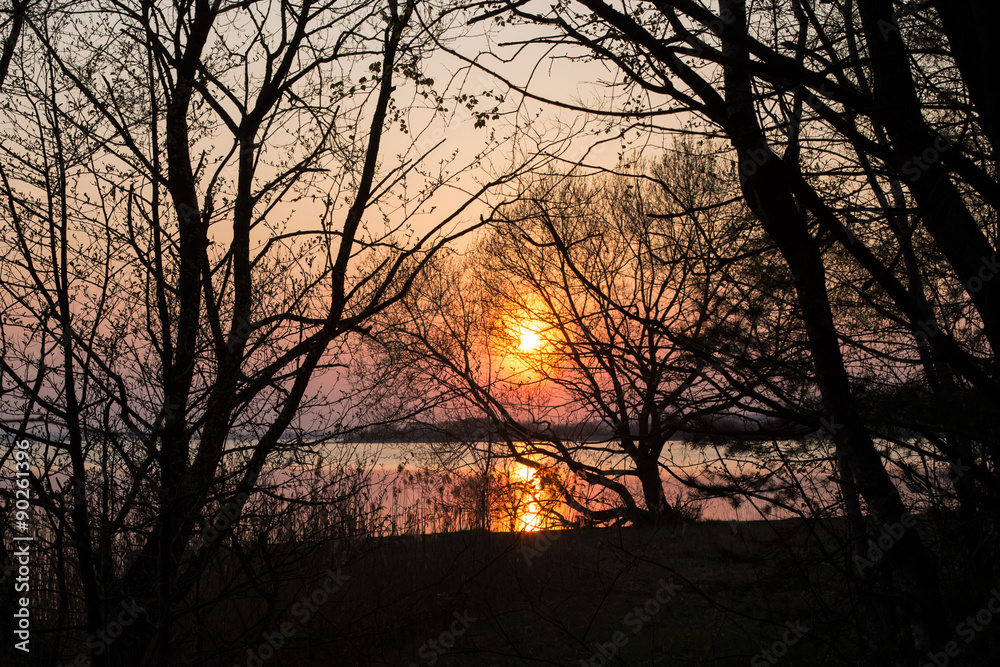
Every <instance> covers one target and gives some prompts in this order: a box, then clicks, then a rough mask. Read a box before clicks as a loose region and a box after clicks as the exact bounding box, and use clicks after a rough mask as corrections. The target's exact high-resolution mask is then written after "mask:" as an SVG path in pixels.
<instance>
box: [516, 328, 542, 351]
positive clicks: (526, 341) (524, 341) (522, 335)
mask: <svg viewBox="0 0 1000 667" xmlns="http://www.w3.org/2000/svg"><path fill="white" fill-rule="evenodd" d="M517 338H518V343H517V349H518V350H520V351H521V352H535V351H537V350H538V349H539V348H541V347H542V343H544V341H543V340H542V337H541V336H540V335H538V332H537V331H534V330H533V329H531V328H530V327H528V326H526V325H523V324H522V325H521V326H520V327H518V332H517Z"/></svg>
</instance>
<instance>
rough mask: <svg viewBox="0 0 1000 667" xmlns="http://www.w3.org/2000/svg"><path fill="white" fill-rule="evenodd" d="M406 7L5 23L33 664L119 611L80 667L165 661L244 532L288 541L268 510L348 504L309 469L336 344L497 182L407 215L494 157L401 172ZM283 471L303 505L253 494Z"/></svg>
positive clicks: (262, 9)
mask: <svg viewBox="0 0 1000 667" xmlns="http://www.w3.org/2000/svg"><path fill="white" fill-rule="evenodd" d="M415 12H416V5H415V3H413V2H404V3H399V2H396V0H387V1H386V2H367V1H361V2H352V3H347V4H345V3H324V2H319V3H317V2H312V1H311V0H306V1H305V2H301V3H298V2H280V3H260V2H250V3H245V2H241V3H229V2H221V1H214V2H212V1H209V0H197V1H196V2H192V3H181V4H170V3H167V4H164V3H156V2H145V1H142V2H116V3H113V4H111V5H106V4H103V5H101V4H96V3H94V4H92V3H85V2H84V3H76V4H74V5H73V7H72V10H71V11H70V10H69V9H65V8H63V9H58V8H57V9H56V10H54V11H53V12H51V13H44V12H41V11H38V12H33V11H28V10H27V9H25V7H24V6H22V5H21V4H19V3H15V6H14V11H13V14H12V16H13V18H12V19H11V30H12V31H11V33H9V34H10V39H9V40H8V42H7V45H6V47H5V49H4V57H3V60H2V67H3V73H4V74H5V75H6V79H5V80H4V81H3V90H4V100H5V104H4V109H3V112H2V113H3V116H4V125H5V128H4V133H3V137H2V149H0V151H2V159H0V183H2V192H3V202H4V212H3V223H2V224H3V226H4V251H3V256H4V259H3V260H2V265H0V272H2V280H0V282H2V295H3V296H2V308H3V317H4V323H3V328H2V345H3V360H2V363H0V382H2V395H3V401H4V403H3V410H4V420H3V426H2V428H3V429H4V431H5V433H6V434H7V435H8V436H9V437H10V438H11V439H12V440H22V439H28V440H30V441H31V442H32V447H33V450H32V456H33V458H32V464H33V465H32V470H33V474H32V477H31V483H32V493H33V494H34V496H35V498H36V503H37V505H38V506H39V508H40V509H41V512H40V514H41V516H40V517H37V518H36V521H41V522H43V523H42V524H41V525H43V526H44V530H43V529H42V528H41V527H40V528H39V531H40V532H39V537H40V539H42V538H44V539H46V540H50V541H49V542H48V544H47V547H48V548H49V551H48V553H49V554H50V556H51V562H52V563H53V564H54V565H53V567H54V568H56V569H57V570H59V572H60V573H61V574H60V575H59V577H58V579H57V580H56V581H55V582H51V581H48V582H36V583H41V584H42V585H43V587H45V588H49V592H51V593H52V595H53V597H52V599H53V600H56V602H55V603H54V607H56V608H55V609H53V610H52V613H53V618H51V619H48V620H51V621H52V622H51V625H50V626H49V627H50V629H53V630H58V631H59V632H64V631H66V630H70V631H71V632H72V640H71V641H70V642H69V643H68V644H67V645H60V644H57V645H55V646H54V647H52V648H51V650H52V655H51V657H52V659H53V660H56V659H59V658H60V657H62V656H61V655H59V654H60V653H61V652H65V651H66V650H67V649H68V650H69V651H70V652H76V651H83V652H84V653H86V652H90V651H92V650H93V646H91V645H90V642H85V641H84V638H86V637H87V636H88V635H89V636H90V637H93V636H95V633H99V632H101V631H102V630H103V629H105V628H106V627H107V626H108V624H109V622H110V621H111V620H112V619H114V618H117V617H118V615H119V614H120V611H121V605H123V604H125V603H128V604H132V605H134V606H135V607H136V608H141V609H142V610H143V613H142V614H141V615H140V617H139V618H137V619H136V620H135V622H134V623H132V624H130V625H129V626H128V627H127V628H125V629H124V631H123V634H122V635H121V637H119V638H117V639H116V640H115V641H114V642H113V643H112V644H110V645H107V646H103V645H102V650H101V651H96V652H94V654H93V655H92V657H93V659H94V660H95V661H98V662H101V663H104V664H128V665H133V664H140V663H144V664H146V663H162V664H171V663H172V662H173V661H174V660H175V659H177V656H175V654H174V652H173V651H174V648H173V647H175V646H176V645H177V641H178V639H180V640H181V641H182V642H183V641H188V640H191V637H192V633H194V634H197V633H198V632H199V631H198V630H197V628H195V629H194V630H192V623H191V619H190V618H185V614H188V613H190V612H192V611H197V610H198V609H200V608H201V605H203V604H205V603H206V600H207V601H211V600H216V599H219V598H218V597H215V598H207V599H199V600H197V601H195V602H194V603H192V602H191V596H192V595H194V594H195V593H199V594H200V593H204V594H208V593H206V591H214V592H215V594H217V595H219V596H225V595H231V594H232V589H226V587H222V588H221V589H219V588H214V587H213V586H208V587H205V586H204V584H205V582H206V573H208V572H210V571H214V570H213V569H212V568H214V567H216V566H218V563H219V559H220V558H221V559H223V560H225V559H226V558H229V559H231V560H232V562H234V563H235V562H239V561H240V559H241V558H242V553H241V549H243V548H245V547H246V546H247V545H249V544H252V543H253V540H255V539H256V540H262V539H264V536H267V535H268V534H269V533H271V534H272V537H274V538H275V539H277V540H279V541H280V540H284V541H285V543H286V544H291V543H294V541H295V540H296V539H298V538H297V537H295V536H293V535H290V534H286V533H274V532H273V530H274V529H275V525H276V524H275V523H274V521H273V520H272V519H273V517H272V518H268V516H267V511H268V508H270V511H273V512H277V513H278V514H279V515H281V516H287V515H288V514H287V513H288V511H289V510H288V508H289V506H290V503H293V502H297V503H300V504H301V505H302V506H303V507H305V508H306V509H307V510H308V511H307V512H306V514H309V513H314V509H309V508H310V507H312V508H316V507H317V506H319V505H326V506H327V508H329V507H331V506H332V507H336V506H337V505H338V503H339V504H341V505H343V503H345V502H346V501H347V500H349V499H350V498H351V497H352V496H354V495H356V493H357V490H358V487H357V486H356V485H354V484H353V482H352V479H354V478H353V477H352V476H351V474H349V473H348V472H346V471H345V470H343V469H342V468H343V467H344V466H345V464H346V463H347V462H348V461H347V460H346V459H347V457H346V456H342V455H340V454H338V453H337V452H336V451H335V450H332V449H331V442H332V440H331V438H332V437H333V436H335V435H337V434H338V433H342V432H343V431H344V430H345V428H347V426H346V425H345V424H346V421H347V420H348V419H350V418H353V417H356V416H357V410H358V404H359V403H360V402H362V401H364V400H367V399H366V398H365V396H364V395H362V394H355V395H348V396H346V397H343V398H338V397H337V394H336V393H335V392H333V391H332V389H333V388H334V387H336V386H337V382H338V381H337V377H338V373H340V372H341V371H342V369H343V368H345V364H346V363H347V356H346V353H348V352H349V351H350V345H351V340H352V336H357V335H360V334H361V333H362V332H364V331H365V329H366V323H367V322H368V321H369V320H371V319H372V318H373V317H374V316H376V315H377V314H378V313H380V312H381V311H382V310H384V309H385V308H387V307H388V306H390V305H391V304H393V303H394V302H396V301H398V300H399V299H401V298H402V297H403V295H405V294H406V292H407V291H408V290H409V289H410V287H411V285H412V282H413V280H414V279H415V276H416V275H417V274H418V272H419V271H420V269H421V267H422V266H423V265H425V264H426V263H427V262H429V261H430V260H431V259H432V258H433V257H434V255H435V253H437V252H438V251H439V249H440V248H441V247H443V246H444V245H445V244H447V243H448V242H450V241H452V240H454V239H455V238H457V237H459V236H461V235H462V234H464V233H466V232H468V231H469V229H471V228H472V227H473V226H471V225H467V224H465V216H467V212H468V211H469V207H470V206H472V205H473V204H474V203H475V202H476V200H477V198H478V197H480V196H482V195H483V194H485V193H486V192H488V191H489V190H490V188H491V187H493V186H494V185H496V184H497V183H499V182H503V181H504V180H506V179H509V178H511V177H512V176H513V173H515V172H516V169H515V170H513V172H512V173H509V174H506V175H501V176H500V177H499V178H498V179H496V180H494V181H488V180H485V179H481V180H480V181H476V180H475V179H473V180H474V183H475V184H474V185H473V186H472V187H471V188H470V189H468V190H459V192H460V193H461V196H460V197H459V198H458V200H456V199H455V197H454V195H449V206H450V209H447V210H446V211H444V212H443V210H442V209H437V210H435V208H434V207H435V201H436V200H435V199H434V197H435V195H436V194H438V193H440V192H441V190H442V188H451V191H452V192H454V191H455V190H456V189H457V188H454V187H451V186H453V180H452V179H453V178H456V177H457V175H458V174H460V173H462V172H463V171H470V170H472V169H473V168H475V169H479V167H480V165H481V162H480V161H481V160H482V159H484V156H488V155H489V151H490V150H492V149H494V148H495V147H496V143H495V142H494V143H492V144H490V143H487V144H486V145H485V147H484V148H483V150H482V151H480V152H479V153H478V154H477V155H475V156H470V158H469V161H468V162H467V163H464V164H463V163H460V162H459V161H458V160H457V159H456V160H454V161H453V162H452V163H450V164H446V165H438V169H439V171H438V173H436V174H430V173H427V172H422V171H421V170H420V164H421V161H422V160H423V159H424V158H425V157H426V155H427V153H428V152H429V151H430V150H433V148H435V147H436V146H431V147H429V148H428V149H425V150H423V151H420V150H417V148H415V147H414V146H413V145H412V142H411V138H410V135H409V132H410V130H411V127H412V122H413V121H412V120H411V121H410V124H409V125H408V124H407V121H408V119H407V117H406V115H405V113H404V110H405V109H407V108H408V107H407V105H411V106H412V105H414V104H416V103H415V102H414V100H425V99H429V100H431V108H430V110H429V111H430V112H431V113H435V112H440V111H441V109H442V108H443V107H442V105H443V98H442V96H441V94H440V91H437V90H436V89H435V88H434V82H433V80H432V77H430V76H429V75H428V74H427V72H426V71H425V67H426V60H425V59H426V57H427V55H428V54H429V53H430V49H431V47H432V44H431V42H430V40H429V38H428V33H427V31H426V30H424V29H423V28H421V27H420V23H421V22H420V21H418V20H417V19H416V18H415ZM18 34H20V35H21V37H20V38H19V37H18ZM438 36H440V35H438ZM394 154H395V155H398V158H395V159H394V158H393V157H391V156H392V155H394ZM462 159H464V158H462ZM479 173H481V172H479ZM404 185H406V186H408V188H409V189H408V190H407V191H406V197H405V201H404V202H403V204H399V203H398V201H399V199H398V196H399V194H400V191H401V189H402V188H403V186H404ZM456 201H457V203H456ZM449 211H450V212H449ZM470 217H471V216H470ZM12 455H13V454H12V451H8V452H6V453H5V455H4V461H5V462H7V461H9V460H10V459H9V457H10V456H12ZM317 461H319V462H320V463H319V464H317V463H316V462H317ZM323 462H326V464H327V466H332V469H331V468H326V467H324V466H323V465H322V464H323ZM289 464H297V465H300V466H306V467H309V466H314V465H315V466H317V467H320V468H321V470H320V471H319V472H318V474H317V475H316V476H315V477H313V476H310V475H308V474H305V475H303V476H302V478H301V483H302V484H304V485H305V486H306V487H308V488H311V489H312V491H311V492H310V493H311V494H312V495H311V496H309V494H306V496H307V497H302V498H298V497H296V489H299V487H298V486H296V485H295V484H292V485H289V483H288V482H289V478H288V477H285V478H282V476H281V474H279V472H278V471H280V470H281V469H282V468H284V467H285V466H288V465H289ZM338 466H339V467H340V468H341V469H339V472H338ZM323 470H326V472H325V473H324V472H323ZM310 480H311V481H310ZM324 480H325V481H324ZM310 485H311V486H310ZM282 486H284V487H285V489H284V491H283V490H282V489H281V487H282ZM5 493H7V492H6V491H5ZM223 514H225V516H226V518H227V520H226V521H225V522H224V525H223V528H222V529H220V530H221V535H218V536H215V537H211V536H206V532H207V529H208V527H209V526H210V525H216V523H215V521H216V519H218V518H219V517H220V516H223ZM247 514H249V515H250V516H246V515H247ZM315 516H316V518H317V519H318V518H319V517H320V514H318V513H316V514H315ZM285 524H286V525H285V528H286V529H288V528H290V527H291V524H289V523H288V522H287V521H286V522H285ZM303 525H305V524H303ZM240 526H242V528H238V529H236V532H235V533H234V527H240ZM5 530H10V527H9V526H5ZM279 535H283V536H282V537H279ZM236 536H238V538H239V539H237V537H236ZM230 538H231V539H232V546H231V548H230V546H229V545H230ZM305 541H306V542H308V540H305ZM223 552H228V555H226V556H225V558H224V557H223ZM244 562H247V561H244ZM254 567H258V566H250V569H249V571H248V572H246V573H244V574H245V575H246V576H244V575H243V574H241V575H240V578H241V580H242V581H243V582H244V584H243V585H256V584H255V583H254V582H253V579H254V576H255V575H254V572H255V570H254ZM259 567H263V565H260V566H259ZM210 579H211V577H210ZM247 582H249V584H248V583H247ZM75 590H79V594H76V593H74V592H73V591H75ZM220 591H221V592H220ZM273 599H275V598H272V600H273ZM268 613H271V614H273V613H274V609H269V610H268ZM265 620H266V617H265ZM245 630H246V629H245V628H242V629H241V632H244V631H245ZM241 636H242V635H240V636H238V637H237V639H240V638H241ZM202 638H203V637H202ZM202 638H199V637H195V639H198V640H199V641H200V639H202ZM213 639H214V638H213Z"/></svg>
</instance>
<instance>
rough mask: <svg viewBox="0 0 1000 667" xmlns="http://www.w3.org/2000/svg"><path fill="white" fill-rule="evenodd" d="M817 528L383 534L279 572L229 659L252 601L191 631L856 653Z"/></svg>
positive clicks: (404, 654) (251, 640) (403, 650)
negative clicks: (262, 621)
mask: <svg viewBox="0 0 1000 667" xmlns="http://www.w3.org/2000/svg"><path fill="white" fill-rule="evenodd" d="M825 541H826V540H824V539H817V537H816V535H815V534H812V535H811V533H810V530H809V529H807V528H806V527H805V526H804V525H796V524H794V523H790V522H777V523H771V524H765V523H763V522H754V523H740V524H737V523H735V522H733V523H727V522H705V523H698V524H689V525H687V526H675V527H673V526H672V527H666V528H659V529H652V528H647V529H640V528H625V529H582V530H572V531H550V532H545V533H527V534H520V535H518V534H496V533H494V534H485V533H454V534H444V535H435V536H425V537H422V538H420V537H405V538H395V539H390V540H381V541H379V542H377V543H375V542H369V543H366V544H364V545H362V546H361V547H355V548H354V549H353V551H354V552H353V553H352V554H350V555H349V556H347V557H346V560H347V562H346V564H343V565H339V564H336V563H334V564H332V567H331V569H330V571H329V572H327V573H326V574H325V575H324V576H322V577H319V578H316V577H313V578H311V581H308V582H306V581H302V582H298V583H296V585H294V586H286V587H285V588H286V589H287V590H286V591H285V592H284V593H283V594H282V595H281V596H280V597H279V599H277V600H276V602H277V604H278V606H282V605H283V606H284V611H283V612H280V613H278V614H276V615H275V616H274V617H273V620H269V621H267V623H266V625H265V626H258V627H256V628H254V629H253V630H251V631H249V632H247V633H246V634H245V635H244V636H243V639H242V642H243V646H242V648H241V649H240V650H241V651H242V653H240V655H239V657H238V658H236V659H235V660H231V659H226V660H223V659H222V655H219V653H217V651H220V650H225V647H224V646H223V645H221V644H219V643H218V642H217V641H216V637H217V636H218V637H222V636H225V635H229V634H230V633H231V632H233V631H237V632H238V628H239V627H240V624H241V623H245V624H249V623H250V622H251V619H253V618H256V617H257V613H250V612H249V611H248V609H249V608H241V609H229V610H226V609H221V608H219V609H216V610H215V611H214V612H213V613H212V615H211V616H212V617H211V618H205V619H204V622H203V623H201V624H199V626H200V627H198V628H194V627H192V628H190V629H189V630H190V632H191V634H190V635H189V637H190V639H191V641H193V642H194V643H195V644H198V645H200V647H199V650H198V653H199V654H201V655H202V656H206V655H211V654H213V653H214V654H215V655H216V656H218V659H217V660H210V661H209V662H207V663H205V664H213V663H217V664H226V665H245V666H247V667H254V666H260V665H264V664H266V665H268V666H269V667H270V666H272V665H274V666H277V665H300V666H301V665H400V666H411V665H417V666H421V665H432V666H435V665H441V666H447V665H594V666H600V665H635V666H639V665H716V666H719V667H722V666H727V665H751V666H752V667H757V666H758V665H771V664H778V663H780V664H787V665H821V664H822V665H837V664H858V663H857V662H856V661H849V660H848V659H847V657H846V656H850V655H858V654H859V650H860V649H859V647H858V646H857V640H856V632H855V631H854V629H853V628H852V627H851V626H850V625H849V624H848V623H846V622H845V620H844V619H845V618H846V617H847V613H846V612H847V611H848V610H849V607H850V605H851V601H850V600H849V599H848V598H847V595H846V593H845V591H844V590H843V587H842V584H841V582H842V581H843V579H842V577H841V576H839V575H838V574H837V573H836V572H835V568H836V567H837V566H836V565H831V564H830V563H827V564H824V563H821V562H819V560H820V559H821V558H822V556H823V552H824V550H825V549H826V548H827V547H828V546H830V545H823V544H824V542H825ZM821 545H823V546H821ZM348 551H350V550H348ZM826 557H827V558H832V559H833V560H834V561H836V559H837V558H838V556H837V554H835V553H834V554H830V553H826ZM839 558H840V559H841V560H840V563H839V567H843V566H844V563H843V557H842V556H840V557H839ZM312 569H313V571H318V569H317V568H312ZM289 604H291V605H292V606H290V607H289V606H288V605H289ZM261 611H262V610H259V609H258V610H257V612H261ZM206 627H215V628H218V629H220V630H222V629H224V630H225V631H224V632H222V633H219V634H218V635H216V634H215V633H213V636H210V637H205V636H202V634H203V632H204V628H206ZM189 646H190V645H189ZM229 647H230V648H232V644H229ZM227 653H228V655H230V656H233V655H234V653H231V652H228V651H227Z"/></svg>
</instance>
